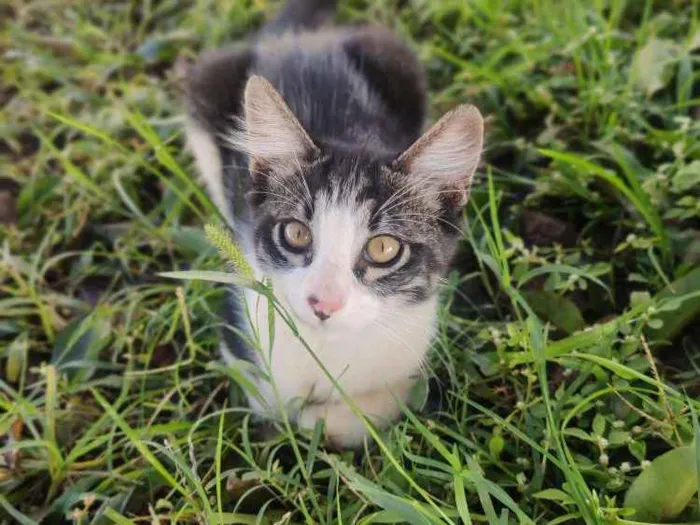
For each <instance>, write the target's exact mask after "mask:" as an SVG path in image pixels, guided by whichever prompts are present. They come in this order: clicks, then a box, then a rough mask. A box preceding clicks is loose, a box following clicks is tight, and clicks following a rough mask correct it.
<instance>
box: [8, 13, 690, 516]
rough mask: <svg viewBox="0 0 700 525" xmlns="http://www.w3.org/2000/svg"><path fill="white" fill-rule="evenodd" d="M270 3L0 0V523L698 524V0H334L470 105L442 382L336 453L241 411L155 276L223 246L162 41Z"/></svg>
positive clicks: (190, 310)
mask: <svg viewBox="0 0 700 525" xmlns="http://www.w3.org/2000/svg"><path fill="white" fill-rule="evenodd" d="M276 4H277V2H272V1H270V2H266V1H265V0H259V1H258V0H234V1H233V2H224V1H199V0H193V1H191V2H187V3H185V2H176V1H175V0H161V1H145V0H144V1H141V2H139V1H131V2H127V1H114V2H70V1H67V0H53V1H46V0H8V1H7V2H6V3H4V4H3V5H2V6H0V16H1V20H2V21H1V22H0V24H2V26H0V27H1V28H2V29H1V33H0V35H1V36H0V50H1V51H2V56H3V62H2V78H1V79H0V103H2V107H1V108H0V151H2V153H3V155H2V157H1V158H0V163H1V164H0V167H1V169H0V221H2V224H0V246H1V251H0V523H3V524H4V523H8V524H9V523H23V524H24V523H26V524H32V523H39V522H42V521H43V522H44V523H50V524H54V523H75V524H82V525H86V524H109V523H117V524H134V523H162V524H165V523H251V524H252V523H269V524H272V523H285V524H286V523H290V524H292V523H294V524H296V523H308V524H311V523H314V524H315V523H324V524H325V523H341V522H342V523H350V524H352V523H358V524H360V523H361V524H368V523H412V524H419V523H420V524H423V523H475V524H476V523H489V524H506V523H538V524H539V523H547V524H551V525H556V524H559V523H586V524H602V523H632V522H634V521H650V522H660V521H672V522H677V523H680V522H682V523H690V522H700V503H699V502H698V496H697V488H698V485H700V477H699V476H698V474H697V473H698V472H699V471H700V469H698V468H697V465H698V463H699V462H700V458H698V453H697V450H698V449H699V448H700V439H697V436H700V426H699V425H698V418H697V414H698V412H700V401H698V399H700V322H699V321H700V317H699V315H698V313H699V312H700V264H699V262H700V125H699V124H698V122H699V121H700V118H698V117H700V107H699V106H700V78H699V77H700V55H698V50H699V49H700V2H698V1H697V0H667V1H662V0H657V1H651V0H627V1H625V0H593V1H583V0H581V1H575V0H509V1H507V0H500V1H490V0H489V1H487V0H469V1H467V0H439V1H438V0H436V1H429V0H415V1H413V2H408V3H407V4H406V5H405V6H403V7H397V4H399V2H393V1H389V0H380V1H377V2H366V1H364V0H347V1H344V2H341V6H340V9H339V18H341V19H342V20H345V21H355V22H362V21H372V22H381V23H383V24H386V25H388V26H390V27H392V28H393V29H394V30H395V31H397V32H398V33H400V34H401V35H403V36H404V37H406V38H407V39H409V40H410V41H412V42H413V44H414V45H415V49H416V50H417V52H418V53H419V55H420V57H421V59H422V60H423V62H424V64H425V66H426V68H427V70H428V73H429V78H430V93H431V108H432V111H431V115H432V116H433V117H437V116H438V115H439V114H441V113H442V112H444V111H446V110H447V109H449V108H451V107H453V106H454V105H456V104H458V103H460V102H465V101H467V102H471V103H474V104H476V105H477V106H478V107H479V108H480V109H481V110H482V112H483V113H484V114H485V115H486V116H487V117H488V118H487V131H488V136H487V142H486V144H487V150H486V155H485V161H486V162H485V165H484V166H483V169H481V170H480V173H479V177H478V180H477V181H476V182H475V185H474V190H473V192H472V199H471V201H470V204H469V205H468V206H467V210H466V213H465V222H464V240H463V242H462V245H461V249H460V252H459V254H458V257H457V259H456V261H455V266H454V271H453V272H452V273H451V274H450V275H449V277H448V278H447V279H446V281H445V285H444V290H443V298H444V301H443V302H442V306H441V312H440V328H439V335H438V337H437V339H436V341H435V349H434V352H433V354H432V359H431V363H430V365H431V366H430V368H431V371H432V372H433V373H434V374H435V376H436V377H438V378H440V383H439V385H434V388H433V391H432V394H431V397H430V401H429V402H428V404H427V406H426V407H425V409H424V410H422V411H415V412H412V411H410V410H409V409H406V417H405V418H404V419H403V420H402V421H401V422H400V423H398V424H396V425H395V426H394V427H392V428H391V429H390V430H389V431H388V432H383V433H379V434H377V435H378V437H379V443H378V444H377V445H375V446H374V447H369V448H367V449H365V450H362V451H358V452H354V453H353V452H342V453H338V452H334V451H332V450H326V449H325V448H324V446H323V443H322V441H321V439H320V438H321V433H320V430H321V429H317V431H316V432H315V433H313V434H302V433H294V431H293V430H292V429H291V427H290V426H289V425H288V424H286V423H285V422H284V421H280V422H278V423H277V424H276V426H277V428H278V430H279V432H278V433H277V434H276V435H275V434H270V433H266V432H262V431H261V430H260V429H259V428H257V427H256V426H255V425H253V423H252V421H251V418H250V414H249V413H248V411H247V410H246V408H245V405H244V404H243V403H242V395H241V388H244V387H245V386H246V385H245V382H244V381H243V380H242V379H241V376H240V374H239V373H237V372H236V371H235V370H228V369H226V368H225V367H223V366H222V365H220V364H219V363H218V362H217V361H216V358H215V355H216V347H217V331H218V329H219V328H220V327H221V320H220V319H219V318H218V316H217V312H218V309H219V305H220V301H221V290H220V288H218V287H217V286H216V285H215V284H214V283H212V282H210V281H206V280H192V279H179V280H176V279H170V278H167V277H164V276H162V275H161V274H162V273H163V272H172V271H187V270H198V271H223V270H225V269H226V268H227V267H228V266H229V264H228V262H227V261H224V260H223V259H221V258H220V257H221V256H220V255H219V254H218V252H217V250H216V248H215V247H214V246H212V245H211V244H210V243H209V242H208V241H207V237H206V236H205V234H204V226H205V225H206V224H208V223H216V222H217V221H218V220H219V218H218V215H217V213H216V210H215V209H214V207H213V206H212V204H211V202H209V200H208V199H207V197H206V196H205V195H204V193H203V192H202V190H201V188H200V186H199V185H198V184H197V182H196V179H195V177H194V173H195V170H194V166H193V162H192V158H191V156H190V155H189V154H188V153H187V152H186V151H185V150H184V148H183V143H184V140H183V136H182V130H181V128H182V119H181V108H182V105H181V94H180V88H179V80H178V74H177V68H176V67H175V63H176V59H177V57H178V55H180V56H181V59H187V58H192V57H194V56H196V54H197V53H198V52H199V51H200V50H202V49H205V48H212V47H215V46H218V45H223V44H225V43H226V42H230V41H231V40H234V39H237V38H242V37H243V36H244V35H245V34H247V33H248V32H249V31H251V30H252V29H254V28H255V27H258V26H259V24H260V23H261V22H262V21H263V19H264V17H265V16H266V14H268V13H271V12H272V11H273V10H274V9H275V7H276ZM237 263H238V264H239V267H240V263H241V261H237ZM201 275H205V274H201ZM209 275H210V276H211V275H215V274H209ZM255 286H258V289H259V290H260V291H261V292H262V293H269V291H268V290H267V289H266V288H264V287H263V286H261V285H259V284H258V285H255ZM435 386H439V388H435ZM271 436H272V437H271ZM642 472H644V475H643V476H641V477H640V473H642ZM637 478H639V481H637V482H636V483H634V485H632V483H633V482H634V481H635V480H636V479H637ZM631 486H632V487H633V490H630V487H631ZM626 495H627V498H628V499H627V502H628V505H634V506H636V507H637V508H638V511H639V512H638V513H637V514H636V515H632V514H631V512H630V511H629V510H625V501H626V499H625V498H626ZM640 505H641V506H640ZM645 505H646V506H647V507H648V508H647V509H646V510H642V507H644V506H645Z"/></svg>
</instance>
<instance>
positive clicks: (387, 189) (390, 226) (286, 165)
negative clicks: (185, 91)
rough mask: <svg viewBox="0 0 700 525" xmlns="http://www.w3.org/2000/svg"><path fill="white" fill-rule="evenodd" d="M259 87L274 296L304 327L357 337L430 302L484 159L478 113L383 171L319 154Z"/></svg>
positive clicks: (435, 132) (260, 164)
mask: <svg viewBox="0 0 700 525" xmlns="http://www.w3.org/2000/svg"><path fill="white" fill-rule="evenodd" d="M252 82H255V80H253V81H252ZM260 82H261V83H260V84H259V85H258V86H257V90H256V92H255V93H254V94H253V93H251V89H250V87H249V89H248V90H247V91H246V126H247V135H246V140H247V142H246V147H247V148H248V150H249V154H250V155H251V159H252V160H251V171H252V173H253V177H254V184H253V191H252V192H251V194H250V196H249V202H250V206H251V212H252V213H251V215H252V219H253V228H252V239H251V240H252V244H253V246H254V255H255V259H256V261H255V262H256V263H257V266H258V267H259V268H260V269H261V270H262V271H263V272H264V274H265V275H266V276H267V277H268V278H270V279H271V280H272V283H273V286H274V290H275V293H276V294H277V295H278V296H280V297H281V298H284V299H285V300H286V302H287V303H288V305H289V306H290V307H291V309H292V310H293V312H294V314H295V315H296V316H297V318H298V319H300V320H301V321H303V322H304V323H306V324H307V325H311V326H318V327H326V328H329V329H330V328H339V329H344V328H348V329H361V328H362V327H363V326H367V325H368V324H370V323H372V322H373V320H375V319H377V318H378V317H380V316H382V317H386V316H391V315H394V314H395V315H400V310H401V307H402V306H408V305H414V304H418V303H421V302H423V301H426V300H428V299H429V298H430V297H431V296H432V295H433V294H434V293H435V291H436V287H437V284H438V282H439V279H440V277H441V276H442V275H443V273H444V271H445V269H446V268H447V266H448V264H449V262H450V259H451V257H452V255H453V253H454V250H455V247H456V243H457V241H458V238H459V228H458V226H457V224H458V219H459V217H460V210H461V207H462V205H463V204H464V202H465V201H466V196H467V195H468V190H469V183H470V180H471V176H472V174H473V171H474V169H475V167H476V164H477V162H478V158H479V153H480V150H481V117H480V115H479V114H478V112H476V111H475V110H472V109H462V110H461V111H462V112H461V113H458V112H455V113H453V114H450V115H448V116H446V117H445V118H443V120H441V121H440V122H439V123H438V124H437V125H436V126H434V127H433V128H432V129H431V130H430V131H428V132H427V133H426V134H425V135H424V136H423V137H422V138H421V139H419V140H418V141H417V142H416V144H415V145H414V146H412V147H411V148H409V150H407V151H406V152H405V153H404V154H402V155H401V156H400V157H399V158H398V159H395V160H393V161H390V162H386V163H379V162H376V161H369V160H364V159H362V157H361V155H360V156H358V155H356V154H353V155H347V154H342V153H339V152H337V151H335V152H334V151H327V150H323V149H320V148H318V147H316V145H314V144H313V142H312V141H311V139H310V138H309V137H308V135H306V133H305V132H304V130H303V129H302V128H301V126H300V125H299V123H298V122H297V121H296V119H295V118H294V117H293V115H291V113H290V112H289V110H288V109H286V106H284V105H283V104H284V103H283V102H282V101H281V98H280V97H279V96H278V95H277V94H276V92H275V91H274V90H273V88H272V87H271V86H269V84H266V83H265V82H264V81H260ZM270 90H272V91H270ZM467 132H468V133H470V134H471V137H470V136H464V135H465V133H467ZM455 170H457V175H454V172H455ZM465 173H466V174H467V177H466V178H465V177H464V174H465ZM457 177H460V178H457Z"/></svg>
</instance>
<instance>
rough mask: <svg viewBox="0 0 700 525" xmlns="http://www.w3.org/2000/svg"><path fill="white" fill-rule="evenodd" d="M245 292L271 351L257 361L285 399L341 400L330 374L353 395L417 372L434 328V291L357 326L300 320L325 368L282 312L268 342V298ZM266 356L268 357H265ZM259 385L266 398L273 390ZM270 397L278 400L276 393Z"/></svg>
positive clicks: (302, 331) (305, 336) (262, 341)
mask: <svg viewBox="0 0 700 525" xmlns="http://www.w3.org/2000/svg"><path fill="white" fill-rule="evenodd" d="M245 297H246V301H247V303H248V308H249V309H250V312H251V314H252V318H253V319H254V323H255V324H256V326H257V332H258V334H259V337H260V344H261V348H262V349H264V351H265V352H269V354H268V355H267V356H260V355H258V356H257V360H258V366H260V367H261V368H263V369H265V368H267V366H269V370H270V372H271V376H272V379H273V381H274V382H275V385H276V387H277V390H278V392H279V394H280V396H281V397H282V400H283V401H284V402H289V401H291V400H293V399H295V398H301V399H307V398H310V399H311V400H312V401H313V402H326V401H339V400H340V399H341V395H340V393H339V392H338V391H337V390H336V389H335V388H334V386H333V383H332V381H331V380H330V378H329V377H328V375H330V376H331V377H332V378H333V379H335V380H336V381H337V382H338V383H339V385H340V386H341V388H342V389H343V390H344V391H345V393H346V394H348V395H351V396H356V395H360V394H363V393H366V392H370V391H373V390H377V389H383V388H387V387H388V386H390V385H392V384H394V383H397V382H399V381H404V380H406V379H409V378H410V377H412V376H415V375H416V374H417V373H419V370H420V367H421V363H422V362H423V360H424V359H425V355H426V353H427V351H428V349H429V346H430V341H431V338H432V336H433V333H434V326H435V310H436V300H437V299H436V298H435V297H433V298H431V299H430V300H428V301H425V302H423V303H421V304H418V305H414V306H404V307H402V310H403V311H401V312H396V311H393V312H385V313H382V312H380V313H379V318H378V319H376V320H375V321H374V322H372V323H370V324H368V325H367V326H364V327H362V328H358V329H354V330H353V329H350V328H344V329H338V330H334V329H333V328H332V327H330V326H321V327H309V326H307V325H305V324H303V323H298V324H297V328H298V329H299V332H300V335H301V337H302V338H303V339H304V341H305V342H306V343H307V344H308V346H309V347H310V348H311V349H312V350H313V352H314V353H315V355H316V357H317V358H318V359H319V360H320V361H321V363H323V366H324V367H325V369H326V371H327V372H328V374H326V373H325V372H324V370H323V369H322V368H321V366H319V364H318V363H317V362H316V360H315V359H314V358H313V356H312V355H311V353H310V352H309V350H308V349H307V348H306V347H305V346H304V345H303V343H302V342H301V341H300V340H299V338H298V337H297V336H296V335H295V334H294V333H293V332H292V330H291V329H290V328H289V327H288V326H287V324H286V323H285V322H284V320H283V319H282V318H281V317H280V316H279V315H277V316H276V319H275V334H274V343H273V345H272V348H270V340H269V327H268V323H267V315H268V314H267V299H266V298H264V297H262V296H260V295H258V294H257V293H255V292H252V291H251V292H247V293H246V294H245ZM268 358H269V363H265V362H264V360H267V359H268ZM261 387H262V388H261V390H262V393H263V395H264V396H265V397H266V398H268V397H269V395H271V394H272V391H271V390H268V387H266V386H264V385H261ZM266 394H268V395H266ZM267 401H268V403H270V404H271V406H274V403H273V399H267Z"/></svg>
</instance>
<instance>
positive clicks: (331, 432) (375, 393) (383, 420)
mask: <svg viewBox="0 0 700 525" xmlns="http://www.w3.org/2000/svg"><path fill="white" fill-rule="evenodd" d="M414 384H415V381H414V380H413V379H405V380H403V381H398V382H396V383H393V384H391V385H388V387H387V388H381V389H377V390H372V391H370V392H366V393H363V394H359V395H355V396H353V401H354V402H355V404H356V405H357V406H358V408H359V409H360V410H361V411H362V413H363V414H364V415H365V417H367V418H368V419H369V420H370V421H371V422H372V423H373V424H374V425H375V426H376V427H378V428H386V427H387V426H389V425H390V424H391V423H392V422H393V421H395V420H396V418H397V417H398V416H399V413H400V410H401V409H400V408H399V405H398V403H397V400H401V401H402V402H406V400H407V399H408V394H409V392H410V391H411V388H412V387H413V385H414ZM321 419H322V420H324V421H325V431H326V438H327V439H328V441H330V442H331V443H332V444H333V445H336V446H338V447H342V448H347V447H357V446H359V445H361V444H362V442H363V440H364V438H365V437H366V436H367V435H368V433H367V427H366V426H365V423H364V422H363V421H362V420H361V419H360V418H358V417H357V416H356V415H355V414H354V413H353V411H352V409H351V408H350V407H349V406H348V405H347V404H346V403H345V402H344V401H342V400H340V401H338V402H332V403H322V404H313V405H309V406H307V407H304V409H303V410H302V412H301V414H300V415H299V426H300V427H302V428H306V429H312V428H314V426H315V425H316V422H317V421H318V420H321Z"/></svg>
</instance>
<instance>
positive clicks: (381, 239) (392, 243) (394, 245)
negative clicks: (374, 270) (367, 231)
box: [365, 235, 401, 264]
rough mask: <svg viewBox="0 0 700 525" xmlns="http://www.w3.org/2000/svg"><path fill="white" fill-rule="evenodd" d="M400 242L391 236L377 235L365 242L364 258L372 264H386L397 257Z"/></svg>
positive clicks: (399, 250)
mask: <svg viewBox="0 0 700 525" xmlns="http://www.w3.org/2000/svg"><path fill="white" fill-rule="evenodd" d="M400 252H401V241H399V240H398V239H397V238H396V237H392V236H391V235H377V236H376V237H372V238H371V239H370V240H369V241H367V245H366V246H365V256H366V257H367V259H368V260H369V261H370V262H371V263H373V264H388V263H390V262H391V261H393V260H394V259H396V258H397V257H398V256H399V253H400Z"/></svg>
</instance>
